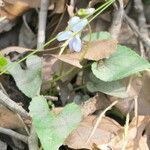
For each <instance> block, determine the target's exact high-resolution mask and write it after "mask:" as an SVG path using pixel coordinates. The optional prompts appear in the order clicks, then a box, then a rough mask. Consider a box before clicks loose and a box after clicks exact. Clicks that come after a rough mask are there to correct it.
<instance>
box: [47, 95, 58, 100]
mask: <svg viewBox="0 0 150 150" xmlns="http://www.w3.org/2000/svg"><path fill="white" fill-rule="evenodd" d="M44 97H45V98H46V99H47V100H51V101H58V97H56V96H50V95H45V96H44Z"/></svg>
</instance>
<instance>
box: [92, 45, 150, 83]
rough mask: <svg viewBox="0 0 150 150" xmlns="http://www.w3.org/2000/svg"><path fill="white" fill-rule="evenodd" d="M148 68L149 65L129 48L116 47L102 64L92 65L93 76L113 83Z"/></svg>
mask: <svg viewBox="0 0 150 150" xmlns="http://www.w3.org/2000/svg"><path fill="white" fill-rule="evenodd" d="M148 68H150V63H149V62H148V61H147V60H145V59H143V58H142V57H140V56H139V55H138V54H137V53H135V52H134V51H133V50H131V49H130V48H127V47H125V46H121V45H118V48H117V51H116V52H115V53H113V54H112V55H111V56H110V57H109V58H108V59H106V60H104V61H103V63H101V64H99V62H94V63H93V64H92V72H93V74H94V75H95V76H96V77H97V78H99V79H100V80H102V81H115V80H119V79H122V78H124V77H127V76H130V75H132V74H135V73H138V72H140V71H143V70H145V69H148Z"/></svg>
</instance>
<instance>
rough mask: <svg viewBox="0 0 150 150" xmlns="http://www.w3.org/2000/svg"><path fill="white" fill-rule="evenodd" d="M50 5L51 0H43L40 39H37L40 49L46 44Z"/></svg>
mask: <svg viewBox="0 0 150 150" xmlns="http://www.w3.org/2000/svg"><path fill="white" fill-rule="evenodd" d="M48 7H49V0H41V7H40V13H39V29H38V40H37V49H38V50H43V47H44V44H45V30H46V20H47V11H48Z"/></svg>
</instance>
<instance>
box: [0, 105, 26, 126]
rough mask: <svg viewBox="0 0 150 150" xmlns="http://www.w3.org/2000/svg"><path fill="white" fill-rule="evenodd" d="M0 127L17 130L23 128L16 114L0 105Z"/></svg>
mask: <svg viewBox="0 0 150 150" xmlns="http://www.w3.org/2000/svg"><path fill="white" fill-rule="evenodd" d="M0 127H3V128H9V129H19V128H24V123H23V121H22V120H21V119H20V117H19V116H18V115H17V114H16V113H14V112H12V111H10V110H9V109H7V108H6V107H4V106H2V105H0Z"/></svg>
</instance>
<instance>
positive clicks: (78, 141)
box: [65, 116, 121, 149]
mask: <svg viewBox="0 0 150 150" xmlns="http://www.w3.org/2000/svg"><path fill="white" fill-rule="evenodd" d="M95 122H96V117H95V116H88V117H86V118H85V119H84V120H83V121H82V122H81V123H80V124H79V126H78V128H77V129H76V130H74V131H73V132H72V133H71V134H70V135H69V137H68V138H67V139H66V141H65V144H66V145H68V146H69V147H70V148H74V149H81V148H87V149H91V145H92V144H93V143H95V144H96V145H101V144H104V143H108V142H109V141H110V139H111V138H112V137H113V136H115V135H116V134H117V131H118V130H120V129H121V126H120V125H119V124H118V123H117V122H115V121H114V120H112V119H110V118H108V117H104V118H103V119H102V122H101V123H100V124H99V126H98V128H97V129H96V132H95V133H94V135H93V138H92V139H91V141H90V143H86V142H87V139H88V137H89V135H90V133H91V132H92V129H93V127H94V125H95Z"/></svg>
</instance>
